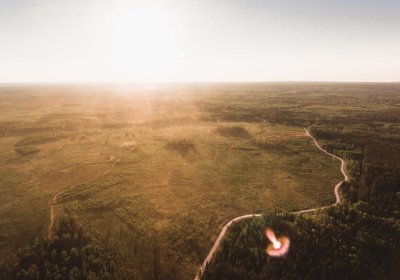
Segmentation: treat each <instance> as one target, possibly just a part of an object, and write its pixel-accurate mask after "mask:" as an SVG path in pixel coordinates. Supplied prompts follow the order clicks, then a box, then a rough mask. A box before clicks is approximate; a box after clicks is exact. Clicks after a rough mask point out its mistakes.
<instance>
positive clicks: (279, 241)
mask: <svg viewBox="0 0 400 280" xmlns="http://www.w3.org/2000/svg"><path fill="white" fill-rule="evenodd" d="M265 235H266V237H267V238H268V239H269V241H271V244H269V245H268V247H267V249H266V250H265V251H266V252H267V254H268V255H270V256H271V257H282V256H284V255H286V253H287V252H288V251H289V246H290V240H289V238H287V237H286V236H281V237H278V238H277V237H276V236H275V233H274V232H273V231H272V229H270V228H267V229H266V231H265Z"/></svg>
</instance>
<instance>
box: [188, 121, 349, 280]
mask: <svg viewBox="0 0 400 280" xmlns="http://www.w3.org/2000/svg"><path fill="white" fill-rule="evenodd" d="M304 130H305V131H306V135H307V136H308V137H310V138H311V139H312V140H313V142H314V144H315V146H317V148H318V149H319V150H321V151H322V152H323V153H325V154H327V155H329V156H331V157H334V158H336V159H338V160H340V162H341V166H340V171H341V172H342V175H343V177H344V179H343V180H342V181H340V182H339V183H337V184H336V185H335V188H334V193H335V198H336V202H335V203H334V204H333V205H336V204H339V203H341V199H340V194H339V188H340V186H341V185H342V184H343V183H344V182H346V181H348V180H349V177H348V176H347V174H346V162H345V161H344V160H343V159H342V158H340V157H338V156H336V155H334V154H331V153H329V152H328V151H326V150H324V149H323V148H322V147H321V146H320V145H319V144H318V142H317V140H315V138H314V137H313V136H312V135H311V134H310V131H309V130H308V129H307V128H304ZM329 206H330V205H328V206H323V207H319V208H311V209H305V210H300V211H296V212H294V214H304V213H310V212H313V211H316V210H321V209H324V208H327V207H329ZM261 216H262V214H248V215H243V216H239V217H236V218H234V219H232V220H230V221H229V222H228V223H226V224H225V226H224V227H223V228H222V230H221V232H220V233H219V235H218V238H217V240H216V241H215V243H214V245H213V247H212V248H211V250H210V252H209V253H208V255H207V258H206V259H205V260H204V262H203V264H202V266H201V268H200V270H199V272H198V273H197V275H196V277H195V278H194V279H195V280H200V279H201V275H202V273H203V272H204V270H205V269H206V267H207V265H208V264H209V263H210V262H211V260H212V259H213V258H214V256H215V253H216V252H217V250H218V249H219V247H220V245H221V243H222V240H223V238H224V236H225V234H226V232H227V230H228V229H229V228H230V227H231V225H232V224H234V223H235V222H238V221H241V220H245V219H250V218H254V217H261Z"/></svg>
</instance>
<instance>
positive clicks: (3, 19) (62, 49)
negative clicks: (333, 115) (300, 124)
mask: <svg viewBox="0 0 400 280" xmlns="http://www.w3.org/2000/svg"><path fill="white" fill-rule="evenodd" d="M192 81H193V82H197V81H232V82H255V81H344V82H346V81H365V82H390V81H400V1H398V0H375V1H373V0H335V1H332V0H301V1H300V0H279V1H277V0H198V1H195V0H165V1H163V0H158V1H157V0H146V1H137V0H136V1H135V0H113V1H110V0H80V1H79V0H0V82H2V83H18V82H192Z"/></svg>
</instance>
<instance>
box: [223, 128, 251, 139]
mask: <svg viewBox="0 0 400 280" xmlns="http://www.w3.org/2000/svg"><path fill="white" fill-rule="evenodd" d="M216 130H217V132H218V133H219V134H221V135H222V136H224V137H235V138H249V137H250V133H249V132H248V131H247V130H246V129H245V128H244V127H242V126H219V127H218V128H217V129H216Z"/></svg>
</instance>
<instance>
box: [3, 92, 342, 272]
mask: <svg viewBox="0 0 400 280" xmlns="http://www.w3.org/2000/svg"><path fill="white" fill-rule="evenodd" d="M257 89H258V88H255V89H254V88H252V87H249V88H248V89H247V91H248V92H247V94H253V95H251V98H247V99H242V98H241V96H242V95H241V94H243V90H244V89H242V88H241V87H240V86H238V87H237V88H235V92H233V93H226V92H224V91H223V90H222V89H221V88H220V86H214V87H206V86H194V87H193V88H190V87H188V86H185V87H163V88H152V89H148V88H141V87H132V88H106V87H104V88H95V87H80V88H79V87H72V86H71V87H61V86H60V87H49V86H47V87H39V86H37V87H27V88H21V87H19V88H15V87H14V88H0V110H1V112H2V113H1V115H0V237H1V238H0V257H1V259H3V260H4V259H7V258H9V257H10V256H13V254H14V253H13V252H15V250H16V248H18V247H20V246H21V245H24V244H26V243H28V242H29V241H30V240H32V238H33V237H34V236H37V235H38V234H46V233H47V230H48V227H49V223H50V208H51V206H52V205H53V199H54V197H55V196H56V199H55V203H54V210H55V221H56V223H57V217H61V215H62V214H63V213H69V214H70V215H71V216H72V217H74V218H75V219H76V220H77V221H78V222H79V223H80V224H82V225H83V226H84V227H85V228H86V229H87V230H88V231H89V232H91V234H92V235H93V236H94V237H95V239H96V240H97V242H99V243H100V244H103V245H104V246H105V247H109V248H113V250H115V251H116V254H117V255H118V256H119V258H120V262H121V263H123V264H124V265H125V268H124V269H125V270H126V274H127V275H131V276H132V277H133V278H140V277H141V278H142V279H143V278H144V279H152V277H153V276H151V275H154V274H155V273H157V274H161V275H164V276H165V278H168V277H169V276H172V275H174V276H175V277H174V278H175V279H190V278H191V277H192V276H193V275H195V273H196V271H197V269H198V267H199V265H200V264H201V262H202V261H203V259H204V257H205V256H206V254H207V252H208V250H209V249H210V248H211V246H212V244H213V242H214V239H215V237H216V235H217V234H218V232H219V230H220V229H221V227H222V226H223V224H224V223H225V222H227V221H228V220H230V219H231V218H233V217H235V216H238V215H243V214H247V213H263V212H271V211H275V210H300V209H306V208H311V207H318V206H322V205H328V204H330V203H333V202H334V201H335V198H334V194H333V186H334V185H335V183H337V182H338V181H340V180H341V179H342V177H341V173H340V170H339V166H340V163H339V162H338V161H335V160H333V159H332V158H331V157H329V156H327V155H325V154H323V153H321V152H320V151H319V150H318V149H317V148H316V147H315V146H314V145H313V142H312V140H311V139H310V138H309V137H307V136H306V134H305V132H304V130H303V128H302V126H301V125H298V124H287V123H286V124H285V123H284V122H276V121H274V119H273V117H272V115H268V114H264V115H260V116H261V117H260V118H259V119H258V120H254V119H252V120H249V119H246V117H245V116H244V115H243V112H241V109H240V108H246V109H249V108H254V111H255V112H256V111H257V110H258V109H259V108H261V107H262V106H264V107H268V108H270V109H271V112H275V113H276V112H280V110H283V109H284V108H285V106H286V107H287V106H291V105H290V104H291V102H290V99H289V100H286V101H287V102H286V101H285V102H283V101H284V100H282V101H281V102H282V103H281V105H276V104H275V103H274V102H276V99H277V98H279V96H278V95H279V93H275V92H273V93H269V92H268V91H265V92H263V93H262V94H261V93H259V92H257ZM283 90H285V89H284V88H283ZM313 98H314V97H313ZM311 99H312V98H311ZM268 100H269V101H268ZM260 101H262V102H260ZM285 104H286V105H285ZM310 106H311V107H309V108H310V110H311V108H314V107H313V106H317V105H313V104H310ZM233 108H237V109H233ZM315 108H316V109H315ZM315 108H314V109H315V110H321V109H320V108H318V107H315ZM314 109H313V110H314ZM323 110H326V108H324V109H323ZM232 112H233V113H232ZM227 116H228V117H227ZM161 278H164V277H161Z"/></svg>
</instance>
